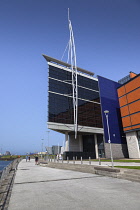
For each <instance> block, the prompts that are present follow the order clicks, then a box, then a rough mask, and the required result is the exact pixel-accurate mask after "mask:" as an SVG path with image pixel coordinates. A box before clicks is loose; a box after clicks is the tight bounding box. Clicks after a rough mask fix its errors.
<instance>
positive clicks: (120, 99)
mask: <svg viewBox="0 0 140 210" xmlns="http://www.w3.org/2000/svg"><path fill="white" fill-rule="evenodd" d="M119 103H120V107H121V106H124V105H126V104H127V100H126V96H123V97H121V98H119Z"/></svg>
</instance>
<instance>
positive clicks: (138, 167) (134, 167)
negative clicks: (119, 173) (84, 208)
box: [114, 166, 140, 170]
mask: <svg viewBox="0 0 140 210" xmlns="http://www.w3.org/2000/svg"><path fill="white" fill-rule="evenodd" d="M114 167H116V168H128V169H137V170H140V166H114Z"/></svg>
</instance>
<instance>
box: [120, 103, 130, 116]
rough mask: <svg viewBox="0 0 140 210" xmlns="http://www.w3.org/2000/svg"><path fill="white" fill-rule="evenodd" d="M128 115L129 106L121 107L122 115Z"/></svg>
mask: <svg viewBox="0 0 140 210" xmlns="http://www.w3.org/2000/svg"><path fill="white" fill-rule="evenodd" d="M126 115H129V111H128V106H124V107H122V108H121V116H122V117H124V116H126Z"/></svg>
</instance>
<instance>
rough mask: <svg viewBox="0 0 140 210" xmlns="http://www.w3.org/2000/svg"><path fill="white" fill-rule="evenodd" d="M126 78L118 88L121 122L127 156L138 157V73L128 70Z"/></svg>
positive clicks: (139, 117)
mask: <svg viewBox="0 0 140 210" xmlns="http://www.w3.org/2000/svg"><path fill="white" fill-rule="evenodd" d="M127 78H128V79H127V81H126V82H124V84H122V85H121V87H119V88H118V97H119V103H120V110H121V117H122V124H123V130H124V132H125V134H126V139H127V147H128V153H129V158H140V74H138V75H136V74H134V73H133V72H130V75H129V76H128V77H127ZM122 83H123V81H122Z"/></svg>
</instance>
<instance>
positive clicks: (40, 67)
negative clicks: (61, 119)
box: [0, 0, 140, 154]
mask: <svg viewBox="0 0 140 210" xmlns="http://www.w3.org/2000/svg"><path fill="white" fill-rule="evenodd" d="M68 8H70V18H71V21H72V25H73V30H74V36H75V44H76V53H77V65H78V66H79V67H81V68H84V69H87V70H89V71H92V72H95V75H100V76H103V77H106V78H109V79H111V80H114V81H118V80H119V79H120V78H122V77H124V76H126V75H128V73H129V72H130V71H133V72H136V73H139V72H140V71H139V70H140V1H139V0H75V1H70V0H51V1H49V0H20V1H19V0H1V1H0V99H1V100H0V152H1V151H2V152H5V151H7V150H8V151H11V152H12V153H15V154H21V153H22V154H24V153H26V152H34V151H40V150H41V145H42V140H41V139H44V145H47V144H48V133H47V132H46V131H47V116H48V114H47V105H48V98H47V96H48V94H47V91H48V80H47V76H48V66H47V63H46V61H45V59H44V58H43V57H42V53H43V54H46V55H49V56H51V57H54V58H56V59H61V57H62V55H63V52H64V50H65V47H66V45H67V43H68V40H69V29H68V20H67V10H68ZM66 60H67V56H65V57H64V61H66ZM49 139H50V145H57V144H58V143H59V145H62V144H63V141H64V136H63V135H61V134H58V133H56V132H53V131H50V134H49Z"/></svg>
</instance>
